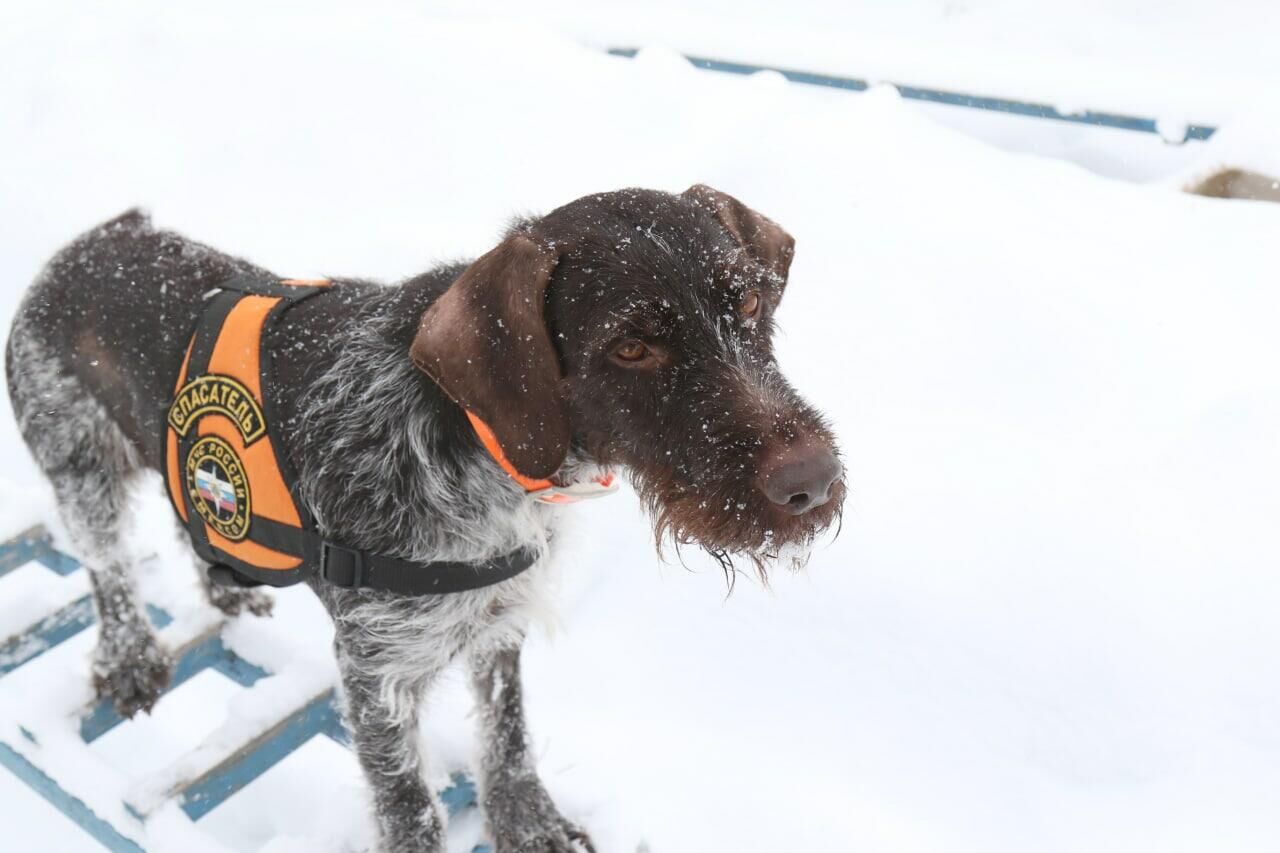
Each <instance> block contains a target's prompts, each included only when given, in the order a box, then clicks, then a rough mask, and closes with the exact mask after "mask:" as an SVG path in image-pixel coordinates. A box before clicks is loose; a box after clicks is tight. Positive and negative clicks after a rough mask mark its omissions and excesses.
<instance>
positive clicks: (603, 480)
mask: <svg viewBox="0 0 1280 853" xmlns="http://www.w3.org/2000/svg"><path fill="white" fill-rule="evenodd" d="M616 491H618V478H617V477H615V476H613V474H612V473H606V474H602V475H601V476H599V477H596V478H595V479H594V480H588V481H587V482H585V483H573V484H572V485H569V486H557V485H556V484H554V483H552V484H551V485H549V486H547V487H546V488H544V489H538V490H537V491H535V492H530V493H529V497H531V498H533V499H534V500H535V501H537V502H538V503H544V504H576V503H578V502H579V501H586V500H591V499H592V498H602V497H604V496H605V495H611V494H613V493H614V492H616Z"/></svg>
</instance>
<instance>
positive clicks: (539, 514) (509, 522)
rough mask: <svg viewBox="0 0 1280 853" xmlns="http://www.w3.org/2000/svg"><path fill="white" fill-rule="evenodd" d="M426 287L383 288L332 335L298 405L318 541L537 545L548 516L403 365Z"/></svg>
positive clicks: (306, 492)
mask: <svg viewBox="0 0 1280 853" xmlns="http://www.w3.org/2000/svg"><path fill="white" fill-rule="evenodd" d="M433 290H434V291H438V284H437V282H435V281H433V280H431V279H430V278H428V277H423V278H422V279H415V280H411V281H410V282H408V283H406V284H404V285H401V286H399V287H395V288H387V289H386V290H385V291H383V292H380V293H377V294H375V295H372V296H371V297H370V298H369V300H368V302H367V304H366V306H365V308H364V309H363V310H362V311H361V313H360V315H359V316H358V317H357V318H356V319H355V321H354V322H352V323H351V324H350V325H348V326H347V327H346V328H345V329H344V330H343V331H342V332H340V334H339V337H340V340H339V341H338V342H337V344H338V345H337V347H336V348H335V356H334V359H333V362H332V364H331V366H330V367H329V368H328V369H327V370H326V371H325V373H324V374H323V375H322V376H321V377H320V378H319V379H318V380H317V381H316V383H315V384H314V385H313V386H312V387H311V388H310V389H309V391H308V393H307V396H306V398H305V399H304V400H302V401H301V402H300V428H299V429H298V431H297V437H298V438H297V440H298V441H299V442H301V444H302V446H301V447H300V448H299V449H300V451H301V452H300V453H299V454H298V458H299V460H300V466H299V467H300V470H299V479H300V483H301V490H302V496H303V499H304V500H305V501H306V502H307V505H308V507H309V508H310V509H311V511H312V512H313V514H314V515H315V517H316V520H317V522H318V524H319V525H320V528H321V530H322V531H323V532H324V533H325V534H326V535H330V536H333V537H335V538H339V539H340V540H341V541H344V542H348V543H350V544H351V545H354V546H358V547H362V548H368V549H370V550H377V551H380V552H383V553H389V554H394V555H396V556H400V557H404V558H406V559H413V560H421V561H430V560H441V559H451V560H479V559H485V558H488V557H493V556H497V555H499V554H504V553H507V552H509V551H512V550H514V549H516V548H518V547H529V546H534V547H538V548H542V547H544V546H545V544H546V539H547V537H548V536H549V534H550V528H551V524H552V520H553V517H554V512H555V511H554V510H553V509H551V508H549V507H545V506H542V505H539V504H536V503H533V502H531V501H530V500H528V498H527V496H526V494H525V492H524V490H523V489H522V488H520V487H519V486H518V485H517V484H516V483H515V482H513V481H512V480H511V478H510V477H508V476H507V475H506V474H505V473H504V472H503V471H502V470H501V468H499V467H498V466H497V465H496V464H495V463H494V461H493V459H492V458H490V457H489V456H488V454H487V453H486V452H485V450H484V449H483V448H482V447H481V446H480V444H479V442H478V441H476V439H475V437H474V435H473V434H472V433H471V427H470V425H469V424H468V423H467V421H466V418H465V416H464V414H463V413H462V411H461V410H460V409H458V408H457V407H456V406H455V405H454V404H453V403H451V402H450V401H449V400H448V398H447V397H446V396H445V395H444V394H443V392H441V391H440V389H439V388H438V387H436V386H435V384H434V383H433V382H432V381H431V380H430V379H429V378H428V377H427V376H426V375H425V374H423V373H422V372H421V371H419V370H418V369H417V368H416V367H414V366H413V364H412V363H411V362H410V360H409V358H408V355H407V353H408V346H409V344H408V342H409V339H410V338H411V336H412V334H413V330H414V326H415V325H416V318H417V317H418V316H419V315H420V314H421V311H422V310H424V307H425V305H426V304H428V303H429V301H430V299H431V298H432V296H433ZM586 467H588V466H584V465H583V464H582V463H581V462H574V463H572V465H571V466H567V470H566V473H569V474H571V475H572V476H575V477H576V476H578V472H579V470H582V471H583V472H585V470H586Z"/></svg>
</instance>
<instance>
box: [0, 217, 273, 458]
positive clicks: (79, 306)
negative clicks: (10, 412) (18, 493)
mask: <svg viewBox="0 0 1280 853" xmlns="http://www.w3.org/2000/svg"><path fill="white" fill-rule="evenodd" d="M233 272H249V273H259V274H265V273H263V271H261V270H258V269H257V268H255V267H253V266H252V265H250V264H248V263H246V262H244V261H241V260H238V259H236V258H232V257H230V256H228V255H224V254H222V253H219V252H216V251H214V250H212V249H210V248H208V247H206V246H203V245H201V244H198V243H195V242H193V241H191V240H188V239H186V238H184V237H181V236H179V235H177V234H174V233H171V232H166V231H157V230H155V229H154V228H152V227H151V223H150V220H149V219H148V217H147V216H146V215H145V214H144V213H142V212H141V211H138V210H130V211H128V212H127V213H124V214H122V215H120V216H118V217H116V218H115V219H112V220H110V221H108V222H106V223H103V224H102V225H100V226H98V227H96V228H94V229H92V230H91V231H89V232H87V233H85V234H83V235H81V236H80V237H78V238H77V239H76V240H74V241H73V242H72V243H71V244H70V245H68V246H67V247H66V248H64V249H63V250H62V251H60V252H59V253H58V254H57V255H55V256H54V258H53V259H52V260H51V261H50V262H49V264H48V265H47V266H46V267H45V269H44V271H43V272H42V273H41V275H40V277H39V278H38V279H37V280H36V282H35V283H34V284H33V285H32V287H31V289H30V291H29V292H28V293H27V296H26V299H25V300H24V301H23V304H22V306H21V307H20V308H19V310H18V312H17V315H16V316H15V318H14V323H13V327H12V330H11V331H10V335H9V341H8V347H7V359H6V362H7V373H8V382H9V395H10V399H11V400H12V401H13V405H14V409H15V412H16V414H17V415H18V420H19V422H20V423H21V422H23V421H26V420H28V419H29V418H30V417H31V415H32V412H31V411H30V409H31V407H32V406H36V407H40V406H45V407H46V408H47V405H46V404H44V403H42V402H41V400H42V398H43V397H45V396H47V394H48V393H49V392H50V390H51V389H49V388H48V387H46V386H48V385H49V384H50V383H51V382H55V381H56V383H57V384H58V385H59V386H60V387H62V388H63V390H64V392H66V393H70V392H71V390H72V388H71V386H78V388H76V389H75V390H76V391H78V392H79V394H80V395H81V396H88V397H91V398H92V399H93V400H94V401H96V402H97V403H98V404H99V405H100V406H101V408H102V410H103V414H104V415H105V416H108V417H109V418H110V420H112V421H113V422H114V423H115V424H116V425H118V427H119V428H120V430H121V431H122V433H123V435H124V436H125V437H126V438H127V440H128V442H129V444H130V445H132V447H133V448H134V450H135V451H136V452H137V453H138V454H139V455H140V457H141V458H142V460H144V461H145V462H146V463H147V464H150V465H153V466H154V465H155V464H156V463H157V462H158V460H156V459H153V458H152V457H153V456H154V455H155V454H156V453H157V452H158V447H157V440H156V438H155V436H157V435H159V430H160V429H161V424H162V422H163V417H164V412H163V411H160V410H159V409H158V408H157V407H155V406H153V405H152V406H148V405H145V404H143V405H140V401H154V400H163V399H166V397H167V396H168V392H169V391H171V390H172V386H173V382H174V377H175V376H176V375H177V372H178V369H179V367H180V365H181V363H182V356H183V352H184V350H185V347H186V345H187V336H188V335H189V333H190V331H191V328H192V324H193V323H194V321H195V318H196V316H197V314H198V312H199V311H200V308H201V305H202V302H203V300H202V297H203V295H204V294H205V293H206V292H207V291H208V290H209V289H210V288H212V287H213V286H214V285H215V284H216V283H217V282H218V281H219V280H221V279H222V278H224V277H226V276H227V275H229V274H231V273H233ZM24 433H26V430H24ZM32 438H33V436H28V444H30V443H31V441H32ZM34 449H35V448H34V447H33V450H34Z"/></svg>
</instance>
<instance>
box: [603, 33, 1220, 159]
mask: <svg viewBox="0 0 1280 853" xmlns="http://www.w3.org/2000/svg"><path fill="white" fill-rule="evenodd" d="M608 52H609V53H610V54H611V55H613V56H621V57H625V58H627V59H631V58H633V57H634V56H635V55H636V53H638V52H639V51H638V49H637V48H634V47H611V48H609V49H608ZM684 58H685V59H687V60H689V62H690V64H692V65H693V66H694V67H696V68H702V69H705V70H707V71H722V72H725V73H728V74H754V73H756V72H757V71H776V72H777V73H779V74H781V75H782V76H783V77H785V78H787V79H788V80H790V81H791V82H792V83H803V84H805V85H807V86H823V87H826V88H829V89H845V90H847V91H851V92H862V91H865V90H867V89H869V88H870V87H871V85H872V84H871V82H870V81H867V80H862V79H859V78H857V77H839V76H836V75H832V74H818V73H816V72H813V71H799V70H796V69H794V68H779V67H777V66H773V65H753V64H751V63H747V62H730V61H728V60H724V59H712V58H710V57H706V56H692V55H690V54H684ZM883 82H886V83H889V84H890V85H892V86H894V87H896V88H897V90H898V92H899V93H901V95H902V97H904V98H910V99H912V100H915V101H928V102H929V103H934V104H946V105H947V106H952V107H967V108H969V109H976V110H989V111H991V112H1000V113H1009V114H1012V115H1019V116H1026V117H1028V118H1040V119H1051V120H1053V121H1066V122H1072V123H1075V124H1089V125H1094V126H1097V127H1110V128H1115V129H1117V130H1132V131H1138V132H1140V133H1154V134H1157V135H1160V136H1163V134H1161V132H1160V128H1159V126H1158V124H1157V122H1156V120H1155V119H1151V118H1142V117H1140V116H1130V115H1123V114H1121V113H1108V112H1098V111H1094V110H1085V111H1084V112H1079V113H1064V112H1061V111H1060V110H1058V109H1057V108H1056V107H1052V106H1049V105H1048V104H1037V103H1035V102H1032V101H1018V100H1014V99H1012V98H996V97H992V96H989V95H970V94H966V93H963V92H951V91H947V90H945V89H928V88H925V87H923V86H905V85H901V84H898V83H893V82H892V81H888V80H886V81H883ZM1216 131H1217V128H1216V127H1213V126H1210V125H1206V124H1191V125H1187V128H1186V132H1185V134H1184V136H1183V138H1182V140H1181V141H1183V142H1185V141H1187V140H1189V139H1195V140H1201V141H1203V140H1205V139H1208V138H1209V137H1211V136H1213V134H1214V133H1215V132H1216ZM1174 141H1177V140H1174Z"/></svg>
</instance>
